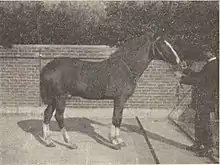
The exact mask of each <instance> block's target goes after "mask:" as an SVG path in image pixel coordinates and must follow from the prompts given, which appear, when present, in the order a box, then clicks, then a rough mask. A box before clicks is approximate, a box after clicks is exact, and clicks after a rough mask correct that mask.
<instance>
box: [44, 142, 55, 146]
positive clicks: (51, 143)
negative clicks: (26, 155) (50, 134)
mask: <svg viewBox="0 0 220 165" xmlns="http://www.w3.org/2000/svg"><path fill="white" fill-rule="evenodd" d="M46 146H47V147H56V145H55V144H54V143H53V142H50V143H48V144H47V145H46Z"/></svg>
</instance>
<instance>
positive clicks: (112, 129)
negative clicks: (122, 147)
mask: <svg viewBox="0 0 220 165" xmlns="http://www.w3.org/2000/svg"><path fill="white" fill-rule="evenodd" d="M110 136H111V138H112V137H115V126H114V125H111V127H110Z"/></svg>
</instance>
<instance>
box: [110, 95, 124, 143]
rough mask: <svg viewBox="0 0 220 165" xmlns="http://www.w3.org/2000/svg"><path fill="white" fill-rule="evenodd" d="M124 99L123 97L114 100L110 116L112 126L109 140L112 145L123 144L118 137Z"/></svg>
mask: <svg viewBox="0 0 220 165" xmlns="http://www.w3.org/2000/svg"><path fill="white" fill-rule="evenodd" d="M125 101H126V100H125V99H124V98H123V97H121V98H118V99H115V100H114V111H113V117H112V124H113V125H112V126H111V129H110V140H111V142H112V143H113V144H114V145H120V146H125V143H124V141H123V140H122V139H121V138H120V126H121V122H122V115H123V108H124V103H125Z"/></svg>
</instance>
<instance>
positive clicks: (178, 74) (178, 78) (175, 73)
mask: <svg viewBox="0 0 220 165" xmlns="http://www.w3.org/2000/svg"><path fill="white" fill-rule="evenodd" d="M174 75H175V76H176V79H177V80H178V81H180V80H181V77H182V76H183V74H182V73H181V72H179V71H176V72H174Z"/></svg>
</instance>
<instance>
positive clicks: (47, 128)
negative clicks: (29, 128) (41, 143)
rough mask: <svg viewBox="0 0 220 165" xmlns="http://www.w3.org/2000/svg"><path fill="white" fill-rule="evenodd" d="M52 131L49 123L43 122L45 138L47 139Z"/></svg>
mask: <svg viewBox="0 0 220 165" xmlns="http://www.w3.org/2000/svg"><path fill="white" fill-rule="evenodd" d="M49 133H50V128H49V124H44V123H43V138H44V139H47V138H48V136H49Z"/></svg>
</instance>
